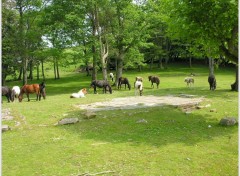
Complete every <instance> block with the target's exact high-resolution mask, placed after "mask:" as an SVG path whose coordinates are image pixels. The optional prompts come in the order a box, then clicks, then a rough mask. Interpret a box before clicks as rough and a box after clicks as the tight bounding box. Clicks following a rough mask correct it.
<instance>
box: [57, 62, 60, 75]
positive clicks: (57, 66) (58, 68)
mask: <svg viewBox="0 0 240 176" xmlns="http://www.w3.org/2000/svg"><path fill="white" fill-rule="evenodd" d="M56 69H57V79H60V74H59V66H58V60H56Z"/></svg>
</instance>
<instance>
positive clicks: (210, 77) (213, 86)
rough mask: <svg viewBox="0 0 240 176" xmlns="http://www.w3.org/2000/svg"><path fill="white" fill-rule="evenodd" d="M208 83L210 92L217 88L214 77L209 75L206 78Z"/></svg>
mask: <svg viewBox="0 0 240 176" xmlns="http://www.w3.org/2000/svg"><path fill="white" fill-rule="evenodd" d="M208 83H209V86H210V90H215V89H216V86H217V81H216V78H215V76H214V75H209V77H208Z"/></svg>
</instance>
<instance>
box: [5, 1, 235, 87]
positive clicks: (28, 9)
mask: <svg viewBox="0 0 240 176" xmlns="http://www.w3.org/2000/svg"><path fill="white" fill-rule="evenodd" d="M193 59H195V60H196V59H198V60H200V61H201V60H202V61H203V62H204V61H205V60H208V61H209V63H213V64H212V65H217V64H220V63H222V62H224V63H231V64H233V65H236V70H238V1H237V0H231V1H222V0H218V1H216V0H205V1H201V0H194V1H192V0H180V1H179V0H162V1H160V0H121V1H118V0H102V1H97V0H79V1H76V0H33V1H27V0H3V1H2V84H3V85H4V84H5V81H6V78H7V76H13V77H14V78H16V79H19V80H22V82H23V84H26V83H27V81H28V79H33V69H35V70H36V72H37V79H45V75H44V64H46V63H49V62H51V63H53V71H54V75H55V79H60V66H61V65H64V66H65V65H69V64H75V65H77V66H78V67H82V68H86V67H92V74H91V76H92V80H95V79H97V72H98V71H101V72H102V77H103V79H107V74H108V70H109V69H110V68H112V69H115V70H116V80H118V78H119V77H121V76H122V74H123V69H128V68H134V69H139V70H141V68H142V66H144V65H146V64H149V66H150V69H151V68H152V67H153V66H155V67H159V69H164V68H167V63H168V62H169V61H171V62H176V61H181V60H184V61H186V60H187V61H188V63H189V66H190V67H191V65H192V60H193ZM212 68H213V66H211V67H210V69H209V74H210V73H212V72H213V69H212ZM237 76H238V73H236V80H235V82H234V83H233V84H232V86H231V89H232V90H238V77H237ZM233 81H234V80H233ZM116 84H118V83H117V82H116Z"/></svg>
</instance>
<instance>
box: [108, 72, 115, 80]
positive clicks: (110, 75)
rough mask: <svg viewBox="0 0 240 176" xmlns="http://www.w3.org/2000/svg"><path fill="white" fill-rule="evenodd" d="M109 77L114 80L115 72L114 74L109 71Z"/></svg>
mask: <svg viewBox="0 0 240 176" xmlns="http://www.w3.org/2000/svg"><path fill="white" fill-rule="evenodd" d="M109 77H110V79H111V80H112V81H113V79H114V74H113V73H109Z"/></svg>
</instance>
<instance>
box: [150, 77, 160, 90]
mask: <svg viewBox="0 0 240 176" xmlns="http://www.w3.org/2000/svg"><path fill="white" fill-rule="evenodd" d="M148 80H149V81H151V83H152V85H151V87H153V88H154V85H153V83H156V84H157V88H158V85H159V84H160V79H159V77H158V76H148Z"/></svg>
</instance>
